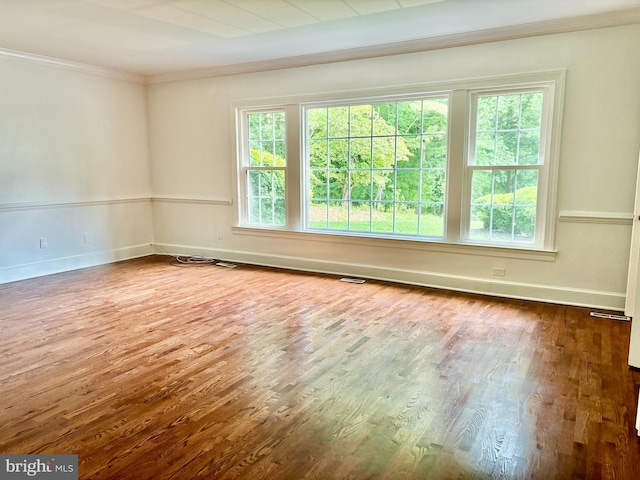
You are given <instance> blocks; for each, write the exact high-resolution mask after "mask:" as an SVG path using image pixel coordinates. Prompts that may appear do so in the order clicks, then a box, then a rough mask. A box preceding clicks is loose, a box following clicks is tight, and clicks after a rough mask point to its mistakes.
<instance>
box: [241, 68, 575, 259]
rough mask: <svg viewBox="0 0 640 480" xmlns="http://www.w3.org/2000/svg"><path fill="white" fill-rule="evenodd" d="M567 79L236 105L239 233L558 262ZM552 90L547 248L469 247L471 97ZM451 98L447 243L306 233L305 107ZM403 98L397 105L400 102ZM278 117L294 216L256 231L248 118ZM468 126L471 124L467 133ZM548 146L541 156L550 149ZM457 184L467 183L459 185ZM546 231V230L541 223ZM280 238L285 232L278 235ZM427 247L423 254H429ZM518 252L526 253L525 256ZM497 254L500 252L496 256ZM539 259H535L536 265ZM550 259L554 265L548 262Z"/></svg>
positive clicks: (529, 76) (523, 77)
mask: <svg viewBox="0 0 640 480" xmlns="http://www.w3.org/2000/svg"><path fill="white" fill-rule="evenodd" d="M565 76H566V72H565V71H564V70H554V71H543V72H533V73H525V74H515V75H507V76H495V77H483V78H476V79H468V80H454V81H451V82H438V83H430V84H411V85H401V86H397V87H381V88H376V89H373V88H372V89H366V90H357V91H337V92H331V93H319V94H309V95H296V96H283V97H268V98H253V99H243V100H237V101H233V102H232V105H231V117H232V119H233V120H232V123H233V125H234V131H235V132H236V138H235V142H234V145H233V147H234V148H233V150H234V154H235V158H236V162H237V163H236V168H235V169H234V170H233V176H234V183H235V184H236V189H235V192H234V204H235V205H236V208H235V210H234V224H235V226H234V227H233V230H234V231H235V232H238V233H248V234H260V233H261V232H262V234H266V235H269V233H268V232H269V231H272V232H273V233H274V234H276V235H278V236H281V235H284V236H285V237H289V236H291V235H293V237H294V238H309V237H316V236H319V238H327V236H328V237H330V238H332V239H335V241H340V240H341V239H344V240H345V242H349V243H353V241H354V240H353V237H358V238H360V239H363V240H362V241H364V239H368V240H367V243H368V242H369V241H371V242H374V243H375V242H376V241H379V242H383V243H386V242H390V241H391V242H393V241H397V240H400V241H410V242H412V245H413V244H424V248H425V249H427V250H430V249H431V246H432V247H433V248H435V249H436V250H437V249H438V248H439V247H438V245H441V246H442V245H446V250H447V251H449V250H453V251H455V250H456V249H458V250H459V251H460V253H469V252H476V253H477V252H481V251H486V252H494V253H495V252H497V251H503V252H505V254H506V255H507V256H512V255H511V252H516V253H514V255H513V256H515V257H520V256H521V255H522V254H524V255H526V252H527V251H529V252H533V253H535V252H540V253H542V254H545V253H546V254H549V255H552V256H553V257H555V252H556V251H555V246H554V238H555V224H556V220H557V212H556V196H557V174H558V168H559V167H558V163H559V153H560V144H561V138H560V137H561V126H562V110H563V108H562V107H563V103H564V84H565ZM541 86H547V87H548V97H547V96H546V97H545V98H546V100H545V101H548V102H550V103H549V104H550V105H551V108H549V109H547V110H544V109H543V111H546V113H547V114H546V116H545V118H544V119H543V122H544V125H543V127H542V128H544V129H545V131H546V132H547V133H546V136H545V137H546V139H547V140H548V139H550V141H546V142H545V144H544V156H545V158H546V159H547V162H546V165H545V175H546V179H545V180H546V191H545V192H544V193H543V194H541V193H540V192H539V194H538V195H539V197H538V201H539V202H540V203H539V205H538V208H539V212H542V211H543V210H544V212H545V218H544V219H542V221H541V223H540V224H539V225H540V226H541V228H542V229H543V232H541V234H540V236H539V241H538V242H537V243H535V244H522V245H521V244H517V243H506V244H499V243H487V242H478V241H469V240H468V239H466V238H465V237H466V236H468V235H466V232H465V228H466V223H465V222H468V220H467V219H465V216H468V215H469V213H468V212H467V211H466V210H467V209H465V208H463V205H470V203H469V200H468V199H467V198H464V197H465V195H466V193H465V192H468V191H469V188H468V187H467V186H466V183H463V182H468V181H470V179H468V178H467V177H468V174H467V173H466V172H467V169H466V168H465V166H466V165H467V162H468V155H469V152H470V145H469V141H470V140H469V138H470V134H469V131H468V129H469V128H470V126H471V121H470V119H469V115H471V110H472V109H471V108H470V102H471V99H470V94H471V93H470V92H479V91H487V92H488V91H500V92H503V91H506V90H508V89H514V90H515V89H527V88H540V87H541ZM443 93H449V94H450V95H451V97H450V98H451V102H450V106H449V108H450V123H449V132H448V141H449V144H448V166H447V192H446V196H445V199H446V200H445V237H444V239H442V240H439V239H434V238H433V237H424V238H423V237H415V238H414V237H411V238H408V239H407V238H406V237H402V236H397V235H384V234H382V235H379V234H376V233H371V232H334V231H327V232H323V231H317V230H305V229H304V218H305V215H306V211H305V208H306V207H305V205H306V203H307V199H306V196H305V185H306V182H307V178H306V166H305V165H304V162H305V160H304V159H305V151H304V148H305V146H304V145H305V139H304V138H302V132H303V128H304V122H303V120H304V119H303V106H307V105H318V104H321V103H325V104H329V103H330V104H345V103H351V102H353V103H361V102H366V101H372V102H373V101H381V99H385V100H393V101H395V100H396V98H398V99H402V98H415V97H418V96H437V95H442V94H443ZM392 97H396V98H392ZM273 110H285V112H286V121H287V127H286V128H287V133H286V138H287V173H286V193H285V195H286V210H287V221H286V225H285V226H283V227H273V226H265V227H262V226H256V225H248V224H246V223H245V222H244V218H246V217H245V215H246V214H245V212H246V210H244V209H246V203H247V202H246V201H245V200H244V198H246V197H244V196H245V195H246V186H245V185H244V181H243V176H242V175H241V173H240V172H241V171H242V170H241V167H242V162H243V161H244V160H243V157H242V155H243V148H244V147H243V138H245V137H244V135H245V134H246V132H245V131H244V130H245V128H244V125H243V121H242V118H243V115H245V114H246V113H252V112H263V111H273ZM460 122H464V123H465V125H464V126H461V125H460ZM542 148H543V147H542V145H541V150H542ZM455 178H460V179H461V181H458V182H453V181H452V180H453V179H455ZM537 225H538V224H537ZM278 232H280V233H278ZM421 248H422V247H421ZM517 252H522V254H518V253H517ZM489 254H492V253H489ZM537 257H539V255H534V258H537ZM545 258H547V259H548V258H549V257H548V256H547V257H545Z"/></svg>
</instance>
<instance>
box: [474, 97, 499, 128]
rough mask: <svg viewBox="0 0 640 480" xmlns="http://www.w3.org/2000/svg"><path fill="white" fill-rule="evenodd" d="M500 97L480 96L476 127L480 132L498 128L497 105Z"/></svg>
mask: <svg viewBox="0 0 640 480" xmlns="http://www.w3.org/2000/svg"><path fill="white" fill-rule="evenodd" d="M497 104H498V97H493V96H492V97H479V98H478V120H477V124H476V129H477V130H478V132H483V131H484V132H492V131H494V130H495V129H496V107H497Z"/></svg>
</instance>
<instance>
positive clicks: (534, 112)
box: [520, 92, 542, 129]
mask: <svg viewBox="0 0 640 480" xmlns="http://www.w3.org/2000/svg"><path fill="white" fill-rule="evenodd" d="M541 123H542V93H541V92H536V93H525V94H523V95H522V106H521V113H520V128H535V129H539V128H540V125H541Z"/></svg>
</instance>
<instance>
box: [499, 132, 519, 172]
mask: <svg viewBox="0 0 640 480" xmlns="http://www.w3.org/2000/svg"><path fill="white" fill-rule="evenodd" d="M517 158H518V132H498V133H497V134H496V163H495V164H496V165H515V164H516V160H517Z"/></svg>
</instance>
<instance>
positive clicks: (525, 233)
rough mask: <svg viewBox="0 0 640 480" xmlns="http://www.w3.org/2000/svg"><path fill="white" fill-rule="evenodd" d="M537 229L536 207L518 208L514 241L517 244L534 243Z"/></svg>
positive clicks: (516, 210)
mask: <svg viewBox="0 0 640 480" xmlns="http://www.w3.org/2000/svg"><path fill="white" fill-rule="evenodd" d="M535 228H536V209H535V207H516V209H515V230H514V234H515V235H514V240H515V241H517V242H533V240H534V239H535Z"/></svg>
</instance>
